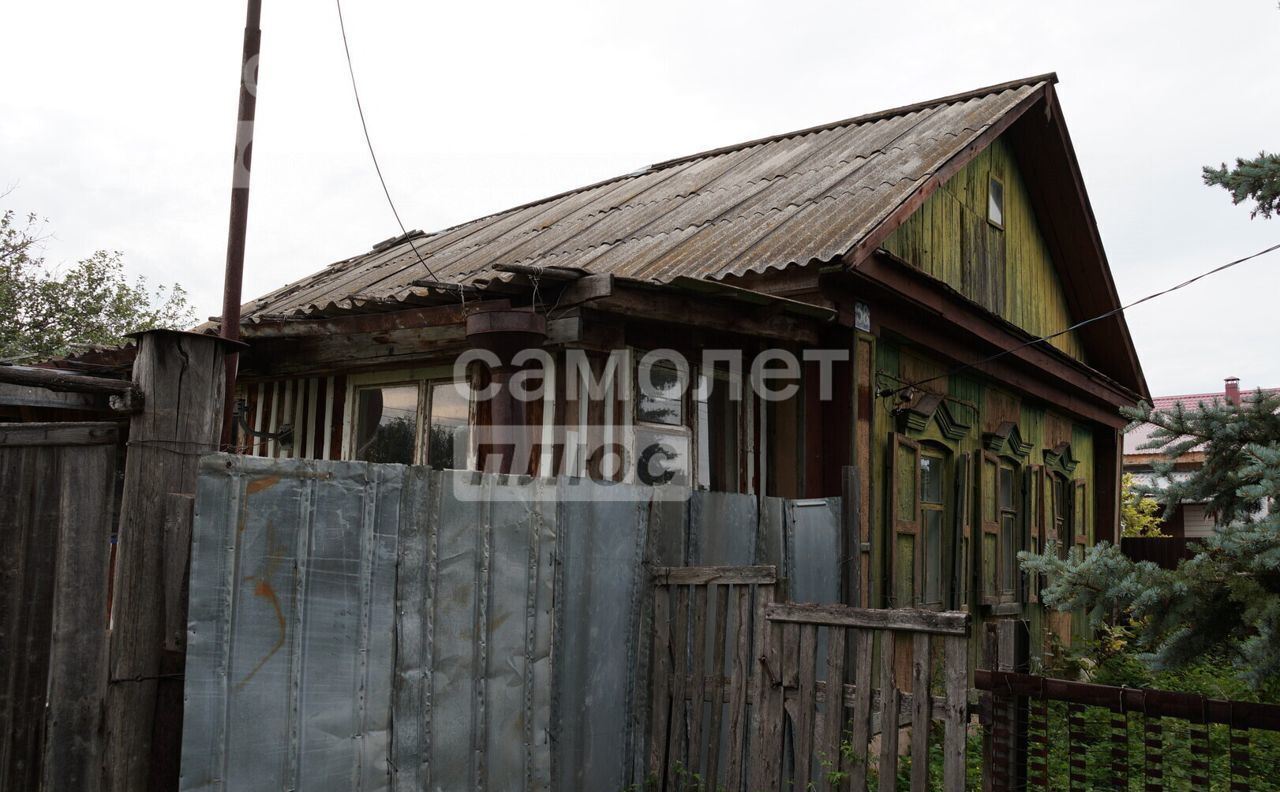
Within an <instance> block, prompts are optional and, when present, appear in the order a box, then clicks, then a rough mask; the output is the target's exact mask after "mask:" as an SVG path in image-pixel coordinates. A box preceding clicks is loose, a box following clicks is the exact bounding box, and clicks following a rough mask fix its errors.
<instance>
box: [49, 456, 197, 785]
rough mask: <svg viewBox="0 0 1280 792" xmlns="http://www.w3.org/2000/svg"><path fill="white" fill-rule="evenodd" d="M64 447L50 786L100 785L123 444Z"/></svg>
mask: <svg viewBox="0 0 1280 792" xmlns="http://www.w3.org/2000/svg"><path fill="white" fill-rule="evenodd" d="M63 453H64V454H66V457H65V465H64V468H63V471H64V472H63V475H62V477H61V505H60V508H59V521H58V540H57V546H58V561H57V570H56V573H55V576H54V586H55V589H56V594H55V607H54V614H53V629H52V635H51V639H52V640H51V644H50V650H49V681H48V696H47V697H48V710H47V712H46V715H45V722H46V727H45V760H44V778H43V782H44V787H43V788H45V789H49V790H77V792H93V791H94V790H97V789H99V788H100V786H101V776H102V772H101V770H102V749H103V745H102V730H101V724H102V707H103V701H104V699H105V697H106V693H107V613H106V599H107V578H108V574H109V572H108V570H109V558H110V549H111V518H112V515H113V514H114V509H113V503H114V501H115V470H116V448H115V446H114V445H102V446H98V447H95V448H76V449H63ZM185 629H186V625H185V624H184V625H183V632H184V633H185Z"/></svg>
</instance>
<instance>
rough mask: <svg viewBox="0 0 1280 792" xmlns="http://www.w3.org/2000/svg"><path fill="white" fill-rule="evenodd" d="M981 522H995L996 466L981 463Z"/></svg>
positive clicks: (992, 463) (991, 463)
mask: <svg viewBox="0 0 1280 792" xmlns="http://www.w3.org/2000/svg"><path fill="white" fill-rule="evenodd" d="M982 521H983V522H989V523H993V522H995V521H996V465H995V463H994V462H989V461H987V460H985V459H984V460H983V461H982Z"/></svg>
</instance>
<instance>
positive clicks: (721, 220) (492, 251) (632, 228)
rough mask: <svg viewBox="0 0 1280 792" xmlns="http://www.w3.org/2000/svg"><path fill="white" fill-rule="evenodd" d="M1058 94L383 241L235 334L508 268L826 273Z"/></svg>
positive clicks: (961, 110) (1013, 94) (705, 157)
mask: <svg viewBox="0 0 1280 792" xmlns="http://www.w3.org/2000/svg"><path fill="white" fill-rule="evenodd" d="M1054 81H1056V78H1055V77H1054V76H1053V75H1042V76H1038V77H1032V78H1029V79H1027V80H1022V81H1017V82H1013V83H1005V84H1002V85H997V86H991V87H988V88H982V89H978V90H976V91H971V92H969V93H965V94H958V95H955V96H949V97H943V98H940V99H935V100H931V101H928V102H922V103H919V104H916V105H910V106H906V107H901V108H895V109H892V110H886V111H883V112H880V113H876V114H873V115H867V116H860V117H857V118H851V119H846V120H843V121H837V122H834V123H831V124H827V125H824V126H820V127H813V128H810V129H804V130H799V131H796V132H790V133H787V134H783V135H778V136H775V137H770V138H763V139H760V140H754V141H749V142H746V143H741V144H738V145H735V146H730V147H726V148H721V149H715V150H712V151H707V152H703V153H701V154H695V155H692V156H689V157H684V158H681V159H675V160H669V161H666V162H662V163H658V164H656V165H653V166H651V167H649V168H647V169H645V170H643V171H639V172H636V173H631V174H627V175H623V176H619V177H617V178H614V179H611V180H608V181H604V182H600V183H598V184H594V185H590V186H587V187H583V188H580V189H577V190H574V191H571V192H567V193H563V194H560V195H556V196H552V197H550V198H546V199H543V200H541V201H537V202H533V203H530V204H526V205H523V206H518V207H515V208H513V209H509V210H507V211H505V212H500V213H498V214H494V215H489V216H487V217H482V218H479V219H477V220H473V221H471V222H468V223H464V224H462V225H458V226H455V227H453V228H449V229H446V230H444V231H440V232H437V233H433V234H417V235H415V234H410V235H409V237H408V238H398V239H394V240H388V241H386V242H383V243H380V244H379V245H377V246H375V247H374V249H373V250H372V251H370V252H368V253H364V254H361V255H358V256H355V257H352V258H349V259H346V260H343V261H339V262H337V263H335V264H332V265H330V266H329V267H327V268H325V269H323V270H321V271H320V272H317V273H315V274H313V275H310V276H307V277H306V278H303V279H301V280H299V281H296V282H294V283H291V284H289V285H287V286H284V287H282V288H280V289H277V290H275V291H273V292H271V293H269V294H267V295H264V296H263V297H260V298H258V299H257V300H253V301H251V302H249V303H247V304H246V305H245V306H244V309H243V316H244V320H245V321H256V320H261V319H264V318H268V317H287V316H297V317H301V316H316V315H325V314H330V313H341V312H346V311H351V310H368V309H370V308H374V307H375V306H379V305H382V306H385V305H387V304H421V303H425V302H438V301H439V300H440V299H441V298H442V296H443V295H444V294H447V293H450V288H449V286H448V285H450V284H451V285H455V286H456V285H464V286H468V287H476V288H482V287H483V286H485V285H487V284H488V283H491V282H493V281H498V280H505V279H509V278H510V277H511V275H510V274H508V273H504V272H502V271H501V269H499V268H501V267H503V266H511V265H516V266H525V267H557V268H568V269H576V270H581V271H584V272H587V273H606V272H607V273H612V274H614V275H617V276H623V277H629V278H635V279H639V280H645V281H650V282H654V283H664V284H665V283H670V282H672V281H673V280H675V279H677V278H698V279H709V280H720V279H722V278H727V277H733V276H741V275H745V274H748V273H762V272H766V271H768V270H771V269H783V268H785V267H787V266H789V265H793V264H806V263H809V262H811V261H829V260H832V259H835V258H836V257H838V256H841V255H843V254H845V253H847V252H848V251H850V250H851V249H852V248H854V247H855V246H856V245H857V244H858V243H859V242H860V241H862V240H863V239H864V238H866V237H867V235H868V234H870V233H871V232H872V231H874V230H875V229H876V228H877V226H878V225H879V224H880V223H881V222H882V221H884V220H885V219H886V218H887V217H888V216H889V215H890V213H892V212H893V211H894V210H895V209H896V208H898V207H899V206H900V205H902V204H903V203H904V202H905V201H907V200H908V199H909V198H910V197H911V196H912V194H913V193H914V192H915V191H916V190H917V189H918V188H919V187H921V186H922V185H923V184H924V183H925V182H926V181H927V180H928V179H929V178H930V177H931V176H933V175H934V174H935V173H937V172H938V171H939V170H940V169H941V168H942V167H943V166H944V165H945V164H946V163H947V162H948V161H950V160H951V159H952V158H953V157H955V156H957V155H959V154H960V153H962V152H963V150H964V149H965V147H966V146H968V145H969V144H971V143H972V142H973V141H974V140H975V139H976V138H977V137H978V136H979V135H981V134H982V133H983V132H984V131H985V130H987V129H988V128H990V127H991V126H992V125H994V124H996V123H998V122H999V121H1000V120H1001V119H1002V118H1003V117H1004V116H1005V115H1006V114H1007V113H1009V112H1011V111H1012V110H1013V109H1014V108H1015V107H1016V106H1018V105H1019V103H1021V102H1022V101H1023V100H1024V99H1026V98H1028V97H1029V96H1031V95H1033V94H1035V93H1036V92H1037V91H1039V90H1041V89H1042V88H1043V87H1044V86H1045V85H1046V84H1049V83H1052V82H1054ZM415 248H416V250H415ZM419 256H421V259H422V261H420V260H419ZM423 261H425V263H426V265H427V267H429V268H430V270H431V273H432V274H433V275H434V277H432V274H428V272H427V268H426V267H424V266H423Z"/></svg>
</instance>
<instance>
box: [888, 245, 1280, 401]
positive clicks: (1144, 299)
mask: <svg viewBox="0 0 1280 792" xmlns="http://www.w3.org/2000/svg"><path fill="white" fill-rule="evenodd" d="M1277 250H1280V244H1275V245H1272V246H1271V247H1269V248H1266V249H1264V250H1259V251H1258V252H1257V253H1254V254H1252V255H1249V256H1245V257H1244V258H1238V259H1236V260H1235V261H1229V262H1227V263H1226V264H1222V265H1220V266H1217V267H1214V268H1213V269H1211V270H1208V271H1207V272H1202V273H1200V274H1199V275H1196V276H1195V277H1194V278H1188V279H1187V280H1184V281H1183V282H1182V283H1179V284H1177V285H1176V286H1170V287H1169V288H1167V289H1162V290H1161V291H1158V292H1155V293H1154V294H1148V295H1147V296H1146V297H1141V298H1139V299H1137V300H1134V301H1133V302H1131V303H1129V304H1127V305H1122V306H1120V307H1119V308H1113V309H1111V310H1110V311H1107V312H1106V313H1101V314H1098V315H1097V316H1092V317H1090V318H1088V319H1085V320H1083V321H1079V322H1076V323H1075V324H1073V325H1071V326H1070V327H1068V328H1065V329H1063V330H1059V331H1057V332H1056V333H1050V334H1048V335H1043V336H1040V337H1039V338H1033V339H1031V340H1030V341H1024V342H1022V343H1021V344H1018V345H1016V346H1012V347H1009V348H1008V349H1006V350H1003V351H1001V352H997V353H996V354H994V355H990V356H988V357H985V358H981V359H980V360H975V361H974V362H972V363H966V364H965V365H963V366H959V367H957V368H954V369H952V370H950V371H947V372H944V373H942V374H938V375H936V376H933V377H928V378H926V379H922V380H916V381H915V382H908V383H907V384H905V385H903V386H901V387H899V388H885V389H884V390H881V391H879V392H878V394H877V395H878V396H880V397H881V398H885V397H889V396H896V395H897V394H899V393H903V392H904V391H908V390H912V389H914V388H918V387H920V386H921V385H925V384H927V383H930V382H934V381H936V380H940V379H947V378H949V377H952V376H955V375H956V374H960V373H963V372H965V371H968V370H969V369H973V368H977V367H979V366H983V365H986V364H987V363H991V362H992V361H995V360H999V359H1000V358H1002V357H1004V356H1005V355H1011V354H1013V353H1014V352H1017V351H1018V350H1020V349H1025V348H1026V347H1029V346H1033V345H1035V344H1040V343H1044V342H1045V341H1049V340H1051V339H1054V338H1057V337H1058V336H1060V335H1065V334H1067V333H1070V332H1071V331H1072V330H1077V329H1079V328H1081V327H1084V326H1085V325H1089V324H1093V323H1094V322H1098V321H1101V320H1103V319H1106V318H1107V317H1110V316H1115V315H1116V314H1120V313H1124V312H1125V311H1127V310H1129V309H1130V308H1133V307H1134V306H1136V305H1141V304H1142V303H1144V302H1149V301H1151V300H1154V299H1156V298H1157V297H1163V296H1165V295H1166V294H1170V293H1171V292H1176V291H1177V290H1179V289H1185V288H1186V287H1188V286H1190V285H1191V284H1193V283H1195V282H1196V281H1198V280H1203V279H1204V278H1207V277H1209V276H1210V275H1215V274H1217V273H1219V272H1222V271H1223V270H1227V269H1231V268H1232V267H1234V266H1236V265H1237V264H1243V263H1245V262H1246V261H1250V260H1252V259H1256V258H1258V257H1260V256H1265V255H1267V254H1268V253H1274V252H1275V251H1277Z"/></svg>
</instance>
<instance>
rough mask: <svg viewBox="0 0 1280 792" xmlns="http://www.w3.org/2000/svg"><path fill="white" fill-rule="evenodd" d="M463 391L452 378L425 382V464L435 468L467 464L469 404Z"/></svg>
mask: <svg viewBox="0 0 1280 792" xmlns="http://www.w3.org/2000/svg"><path fill="white" fill-rule="evenodd" d="M464 394H465V391H464V390H462V389H460V388H459V387H458V385H457V384H456V383H453V382H429V383H427V395H428V402H429V406H428V415H429V416H430V418H429V423H428V424H427V464H428V465H430V466H431V467H433V468H435V469H437V470H441V469H451V470H466V469H468V468H469V467H470V466H469V465H468V464H467V453H468V449H469V444H468V438H469V434H468V432H469V430H468V416H469V415H470V409H471V405H470V403H469V400H468V399H467V397H466V395H464Z"/></svg>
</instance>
